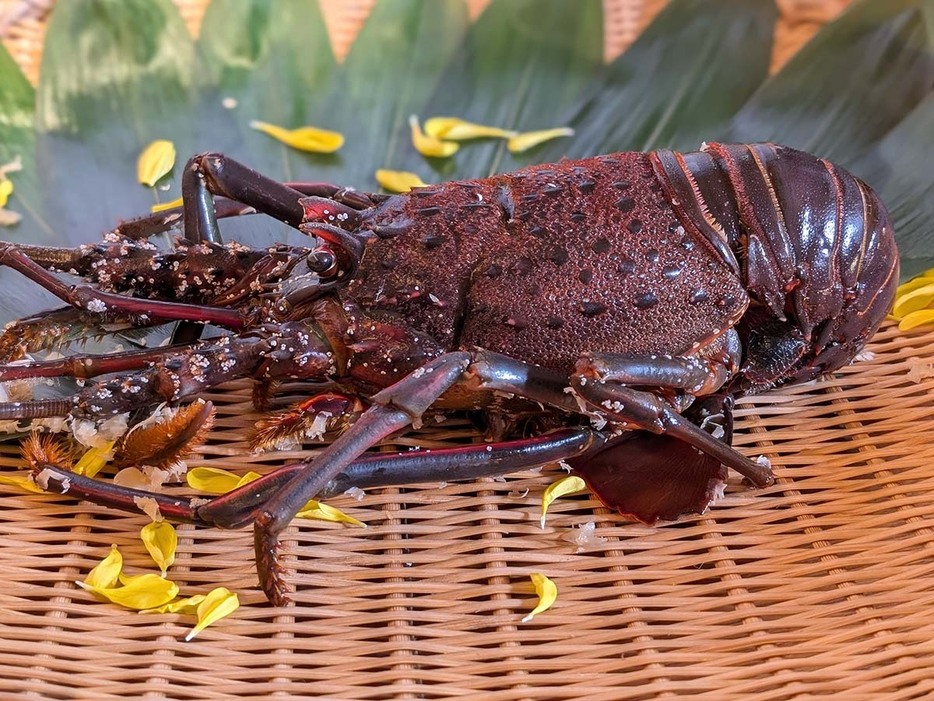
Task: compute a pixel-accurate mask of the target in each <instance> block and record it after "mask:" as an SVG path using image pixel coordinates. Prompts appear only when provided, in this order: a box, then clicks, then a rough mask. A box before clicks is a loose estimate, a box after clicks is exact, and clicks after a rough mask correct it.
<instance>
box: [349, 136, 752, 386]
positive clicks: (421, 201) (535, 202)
mask: <svg viewBox="0 0 934 701" xmlns="http://www.w3.org/2000/svg"><path fill="white" fill-rule="evenodd" d="M363 228H365V229H366V228H369V229H372V230H373V231H375V232H376V234H377V237H378V238H377V239H376V240H375V241H374V242H372V243H370V244H369V245H368V246H367V249H366V252H365V254H364V256H363V260H362V262H361V265H360V269H359V272H358V274H357V276H356V278H355V279H354V280H353V281H352V282H351V283H350V284H349V285H348V287H347V289H346V291H345V292H344V293H343V294H345V295H347V296H348V297H350V298H352V299H354V300H355V301H356V302H357V303H358V304H360V305H361V306H362V307H363V309H365V310H367V311H368V312H370V313H374V312H375V313H377V314H385V315H392V316H393V317H396V318H397V319H398V320H400V321H403V322H404V323H406V324H407V325H409V326H411V327H413V328H415V329H417V330H420V331H424V332H425V333H427V334H429V335H430V336H431V337H433V338H434V339H435V340H437V341H438V342H439V343H440V344H442V345H443V346H445V347H447V348H472V347H475V346H479V347H484V348H490V349H493V350H496V351H497V352H500V353H505V354H506V355H509V356H511V357H513V358H517V359H520V360H524V361H527V362H532V363H535V364H538V365H541V366H544V367H548V368H554V369H556V370H562V371H565V372H567V371H569V370H570V369H571V367H572V366H573V364H574V362H575V361H576V360H577V358H578V356H579V355H580V354H581V353H582V352H584V351H600V352H616V353H639V354H653V353H658V354H663V353H668V354H690V353H691V352H692V350H694V349H696V348H697V347H698V346H702V345H705V344H707V343H708V342H709V341H710V340H711V339H713V338H715V337H716V336H718V335H719V334H721V333H722V332H723V331H725V330H726V329H728V328H730V327H731V326H732V325H733V324H734V323H735V322H736V320H737V319H738V318H739V317H740V316H741V315H742V313H743V311H744V310H745V309H746V305H747V303H748V297H747V295H746V292H745V290H744V288H743V285H742V281H741V280H740V278H739V277H738V276H737V275H736V274H735V272H734V270H735V260H733V261H729V260H725V259H724V257H723V256H722V255H721V254H720V253H718V252H717V251H715V250H713V249H712V248H711V247H710V246H709V245H708V244H707V243H706V242H705V241H703V240H702V239H700V238H699V237H697V236H695V235H693V234H692V233H690V232H686V231H685V229H684V227H683V226H682V225H681V222H680V221H679V220H678V218H677V217H676V215H675V212H674V210H673V209H672V207H671V204H670V203H669V201H668V200H667V199H666V197H665V195H664V193H663V190H662V186H661V183H660V181H659V179H658V177H657V176H656V174H655V171H654V169H653V166H652V162H651V160H650V157H649V155H647V154H640V153H622V154H616V155H613V156H604V157H599V158H593V159H586V160H582V161H564V162H562V163H559V164H553V165H545V166H534V167H530V168H525V169H523V170H519V171H516V172H515V173H511V174H508V175H503V176H497V177H493V178H487V179H483V180H473V181H463V182H454V183H446V184H444V185H439V186H437V187H430V188H425V189H422V190H420V191H415V192H413V193H411V194H409V195H405V196H399V197H393V198H390V199H389V200H387V201H386V202H384V203H383V204H382V205H380V206H379V207H378V208H377V209H376V210H375V212H374V214H373V215H372V216H370V217H368V219H367V221H366V222H365V223H364V225H363Z"/></svg>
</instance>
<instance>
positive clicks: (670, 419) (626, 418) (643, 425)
mask: <svg viewBox="0 0 934 701" xmlns="http://www.w3.org/2000/svg"><path fill="white" fill-rule="evenodd" d="M582 365H584V367H586V361H584V363H579V364H578V372H577V373H575V375H574V376H573V377H572V378H571V386H572V387H574V390H575V392H577V393H578V394H579V395H580V396H581V397H583V398H584V399H585V400H586V401H587V402H588V403H589V404H591V405H592V406H593V407H594V408H595V409H597V410H599V411H601V412H604V413H606V414H607V415H608V416H609V417H611V418H612V420H613V421H615V422H618V423H620V424H622V425H623V426H633V427H636V428H640V429H643V430H645V431H650V432H652V433H656V434H666V435H668V436H670V437H672V438H677V439H678V440H681V441H683V442H684V443H687V444H688V445H691V446H694V447H695V448H697V449H698V450H700V451H701V452H703V453H706V454H707V455H710V456H711V457H714V458H716V459H718V460H719V461H720V462H721V463H723V464H724V465H726V466H728V467H732V468H733V469H734V470H736V471H737V472H739V473H740V474H741V475H743V476H744V477H746V478H748V479H749V480H750V481H751V482H752V483H753V484H755V485H756V486H757V487H765V486H768V485H769V484H771V483H772V480H773V477H772V474H771V472H770V471H769V470H768V468H765V467H763V466H762V465H759V464H758V463H755V462H753V461H752V460H750V459H749V458H747V457H746V456H744V455H742V454H740V453H738V452H737V451H735V450H733V449H732V448H731V447H730V446H728V445H727V444H725V443H723V442H721V441H719V440H717V439H716V438H714V437H713V436H711V435H710V434H709V433H707V432H706V431H703V430H701V429H700V428H699V427H698V426H696V425H694V424H693V423H691V422H690V421H689V420H688V419H686V418H684V416H682V415H681V414H678V413H677V412H676V411H674V410H673V408H672V407H671V406H670V405H669V404H668V403H667V402H665V401H664V400H662V399H660V398H659V397H658V396H656V395H655V394H652V393H651V392H645V391H641V390H635V389H632V388H631V387H626V386H624V385H616V384H613V383H610V382H600V381H597V382H594V381H592V380H593V374H591V377H587V376H586V375H585V374H583V373H582V372H581V369H582ZM588 369H589V370H591V371H592V370H593V368H592V367H591V368H588ZM588 374H590V373H588Z"/></svg>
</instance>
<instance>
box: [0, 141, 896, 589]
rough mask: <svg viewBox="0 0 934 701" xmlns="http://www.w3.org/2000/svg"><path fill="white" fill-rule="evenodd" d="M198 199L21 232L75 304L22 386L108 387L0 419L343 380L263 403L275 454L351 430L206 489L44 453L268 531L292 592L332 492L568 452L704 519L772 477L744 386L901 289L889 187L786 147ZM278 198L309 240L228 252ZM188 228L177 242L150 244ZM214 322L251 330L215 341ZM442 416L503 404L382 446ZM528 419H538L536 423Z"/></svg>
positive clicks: (87, 413) (45, 325) (269, 184)
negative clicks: (283, 443)
mask: <svg viewBox="0 0 934 701" xmlns="http://www.w3.org/2000/svg"><path fill="white" fill-rule="evenodd" d="M182 193H183V198H184V205H183V206H182V208H180V210H176V211H170V212H167V213H162V214H158V215H152V216H148V217H145V218H142V219H139V220H135V221H133V222H129V223H126V224H124V225H122V226H121V227H119V228H118V229H117V230H116V231H115V232H113V233H111V234H110V235H108V236H107V237H106V239H105V240H104V242H103V243H99V244H95V245H87V246H82V247H80V248H78V249H52V248H45V247H34V246H25V245H16V244H5V245H4V246H3V248H2V252H0V262H2V263H3V264H5V265H7V266H10V267H12V268H14V269H16V270H18V271H20V272H21V273H23V274H25V275H27V276H29V277H30V278H31V279H33V280H35V281H36V282H37V283H39V284H40V285H42V286H43V287H45V288H46V289H48V290H50V291H51V292H52V293H53V294H55V295H57V296H58V297H60V298H61V299H62V300H64V301H65V302H67V304H68V305H69V306H68V307H67V308H66V309H60V310H56V311H54V312H48V313H45V314H40V315H37V316H35V317H32V318H30V319H26V320H22V321H19V322H16V323H15V324H13V325H11V326H10V327H9V328H8V329H7V331H6V332H5V334H4V336H3V337H2V338H0V352H3V353H4V355H5V361H6V363H7V364H4V365H0V380H9V379H15V378H22V377H36V376H63V375H70V376H75V377H99V378H100V379H96V380H94V381H91V382H88V383H87V384H86V385H85V386H84V387H83V388H82V389H80V390H79V391H78V393H77V394H76V395H74V396H73V397H69V398H65V399H44V400H43V399H39V400H31V401H24V402H19V403H8V404H0V419H28V418H39V417H49V416H63V415H70V416H73V417H83V418H105V417H109V416H111V415H114V414H119V413H123V412H128V411H131V410H134V409H138V408H139V407H146V406H149V407H153V406H155V405H157V404H159V403H162V402H166V401H168V402H172V403H178V402H184V401H185V400H186V399H191V398H194V397H196V396H197V395H198V394H199V393H200V392H202V391H203V390H205V389H206V388H209V387H212V386H215V385H217V384H220V383H222V382H225V381H227V380H230V379H233V378H238V377H252V378H255V379H256V380H257V383H258V388H259V389H258V391H257V393H256V396H257V397H258V400H259V403H260V404H262V403H263V397H264V396H265V393H266V391H267V390H268V388H269V387H270V385H271V384H272V383H274V382H276V381H279V380H285V379H292V378H296V379H305V380H313V381H318V382H324V381H327V382H330V383H332V385H331V386H332V388H333V387H335V386H336V387H337V388H338V389H339V390H340V393H329V394H318V395H315V396H312V397H311V398H310V399H309V400H308V401H306V402H304V403H303V404H302V405H300V406H299V407H297V408H296V409H294V410H293V411H291V412H287V413H286V414H284V415H281V416H279V417H275V418H273V419H271V420H267V421H266V422H265V425H264V427H263V428H262V429H261V431H260V434H259V438H258V443H259V444H261V445H262V444H267V443H270V442H274V441H275V440H277V439H280V438H282V437H288V436H289V435H293V436H294V435H303V433H304V432H305V431H306V430H307V429H308V427H309V425H310V424H311V423H312V422H314V421H316V420H318V419H320V418H321V417H323V416H327V415H331V416H332V419H331V421H332V423H331V424H330V425H331V426H332V427H333V426H334V425H336V424H341V425H342V426H345V427H346V426H349V427H347V428H346V430H344V431H343V432H342V434H341V435H340V436H339V437H338V438H337V439H336V440H335V441H334V442H333V443H331V444H330V445H329V446H328V447H327V448H326V449H325V450H324V451H323V452H322V453H320V454H319V455H317V456H316V457H315V458H314V459H309V460H307V461H305V462H304V463H299V464H296V465H287V466H285V467H283V468H281V469H279V470H277V471H275V472H273V473H271V474H269V475H267V476H266V477H264V478H263V479H261V480H259V481H258V482H254V483H252V484H250V485H249V486H248V487H246V488H243V489H240V490H237V491H235V492H231V493H229V494H227V495H224V496H222V497H219V498H217V499H215V500H213V501H211V502H209V503H207V504H203V503H202V504H200V505H192V504H189V503H188V502H187V501H182V500H178V499H175V498H170V497H167V496H165V495H154V494H146V493H144V492H139V491H136V490H130V489H126V488H121V487H115V486H113V485H108V484H105V483H102V482H97V481H94V480H89V479H87V478H81V477H78V476H76V475H71V474H70V473H68V472H67V471H66V470H63V469H62V468H60V467H58V466H56V465H52V464H41V465H39V466H38V467H40V468H42V472H43V475H44V479H43V482H46V481H47V484H48V489H50V490H54V491H59V492H66V491H68V492H69V493H71V494H75V495H78V496H82V497H85V498H88V499H91V500H93V501H97V502H100V503H104V504H108V505H112V506H116V507H120V508H126V509H130V510H138V507H137V505H136V504H137V503H138V498H139V497H140V496H149V497H152V498H154V499H156V501H157V502H158V504H159V507H160V509H161V511H162V513H163V515H165V516H166V517H168V518H174V519H180V520H188V521H193V522H195V523H200V524H208V525H219V526H223V527H238V526H242V525H244V524H246V523H249V522H255V541H256V553H257V564H258V568H259V571H260V579H261V583H262V585H263V588H264V590H265V591H266V593H267V595H268V596H269V597H270V599H271V600H272V601H273V602H275V603H281V602H283V601H284V600H285V593H284V585H283V583H282V577H281V573H280V571H279V569H278V567H277V564H276V551H277V547H278V545H277V536H278V533H279V532H280V531H281V530H282V529H283V528H284V527H285V526H286V525H287V524H288V522H289V521H290V520H291V519H292V517H293V516H294V514H295V513H296V511H297V510H298V509H299V508H300V507H301V506H302V505H303V504H304V503H305V502H306V501H307V500H308V499H309V498H311V497H313V496H314V495H316V494H333V493H336V492H340V491H343V490H344V489H346V488H348V487H350V486H354V485H356V486H373V485H380V484H382V485H385V484H397V483H400V482H414V481H428V480H437V479H448V480H451V479H464V478H469V477H471V476H477V475H481V474H495V473H505V472H509V471H514V470H518V469H521V468H524V467H528V466H530V465H532V464H536V463H540V462H542V461H547V460H556V459H566V460H567V461H568V462H569V463H570V464H571V466H572V467H573V468H574V469H575V470H577V471H578V472H579V473H580V474H581V475H582V476H583V477H584V479H585V480H586V481H587V482H588V484H589V485H590V487H591V488H592V489H593V490H594V492H595V493H596V494H597V495H598V496H599V497H600V498H601V499H602V500H603V501H604V502H605V503H607V504H608V505H609V506H611V507H613V508H616V509H618V510H620V511H621V512H622V513H625V514H629V515H632V516H634V517H636V518H638V519H641V520H643V521H647V522H652V521H655V520H656V519H672V518H676V517H677V516H679V515H680V514H683V513H689V512H700V511H703V510H704V509H705V508H706V507H707V506H708V505H709V503H710V502H711V500H712V499H713V498H714V496H715V494H716V493H717V492H718V490H720V489H722V486H723V484H724V482H725V479H726V467H732V468H734V469H735V470H737V471H738V472H740V473H741V474H742V475H744V476H745V477H747V478H748V479H749V480H751V481H752V482H753V483H754V484H756V485H760V486H761V485H765V484H768V483H769V482H770V481H771V479H772V476H771V472H770V470H769V468H768V467H767V466H764V465H761V464H758V463H756V462H753V461H751V460H749V459H748V458H746V457H744V456H743V455H741V454H740V453H738V452H737V451H735V450H734V449H732V448H731V447H730V440H731V436H732V417H731V409H732V402H733V398H734V397H735V396H736V395H738V394H742V393H747V392H755V391H760V390H764V389H768V388H771V387H776V386H778V385H781V384H786V383H791V382H802V381H807V380H810V379H812V378H815V377H817V376H819V375H820V374H822V373H825V372H829V371H832V370H835V369H836V368H839V367H840V366H842V365H843V364H845V363H847V362H848V361H849V360H850V359H851V358H852V357H853V356H854V355H855V354H856V353H857V352H858V351H859V350H860V349H861V348H862V347H863V345H864V344H865V343H866V341H867V339H868V338H869V337H870V336H871V335H872V334H873V333H874V332H875V330H876V328H877V327H878V326H879V324H880V323H881V321H882V319H883V317H884V315H885V313H886V311H887V310H888V308H889V306H890V304H891V301H892V298H893V295H894V291H895V286H896V284H897V279H898V255H897V252H896V249H895V243H894V236H893V231H892V227H891V224H890V222H889V219H888V216H887V214H886V211H885V208H884V207H883V205H882V203H881V202H880V201H879V199H878V197H877V196H876V195H875V193H873V191H872V190H870V189H869V187H868V186H866V185H865V184H864V183H862V182H861V181H860V180H858V179H857V178H855V177H853V176H852V175H850V174H849V173H847V172H846V171H844V170H842V169H840V168H838V167H836V166H834V165H833V164H831V163H828V162H827V161H824V160H821V159H818V158H815V157H813V156H811V155H808V154H806V153H802V152H800V151H795V150H793V149H789V148H784V147H781V146H776V145H772V144H753V145H723V144H709V145H707V146H706V147H705V148H704V150H702V151H699V152H694V153H685V154H680V153H675V152H672V151H655V152H652V153H619V154H613V155H608V156H599V157H596V158H589V159H585V160H579V161H564V162H561V163H557V164H551V165H541V166H534V167H530V168H525V169H523V170H520V171H517V172H515V173H510V174H506V175H498V176H494V177H490V178H485V179H482V180H472V181H461V182H450V183H445V184H442V185H436V186H429V187H423V188H418V189H416V190H413V191H412V192H410V193H408V194H405V195H394V196H387V195H379V194H365V193H359V192H356V191H354V190H351V189H347V188H341V187H338V186H335V185H329V184H326V183H291V184H281V183H277V182H275V181H272V180H269V179H268V178H265V177H263V176H261V175H259V174H258V173H256V172H254V171H252V170H250V169H248V168H246V167H245V166H243V165H241V164H239V163H237V162H235V161H232V160H230V159H228V158H226V157H224V156H222V155H219V154H204V155H200V156H197V157H195V158H193V159H192V160H191V161H189V164H188V165H187V167H186V169H185V171H184V173H183V176H182ZM254 210H255V211H258V212H262V213H265V214H268V215H270V216H273V217H275V218H278V219H280V220H281V221H283V222H286V223H287V224H290V225H292V226H294V227H297V228H299V229H300V230H302V231H303V232H305V233H306V234H308V236H309V239H310V245H309V246H308V247H296V246H275V247H272V248H268V249H254V248H248V247H246V246H242V245H239V244H223V243H222V242H221V237H220V231H219V226H218V218H223V217H225V216H232V215H237V214H244V213H248V212H252V211H254ZM177 226H183V227H184V229H183V230H184V234H185V237H186V238H185V240H181V241H180V242H179V245H178V247H177V248H176V249H175V250H172V251H160V250H158V249H157V248H156V247H155V246H154V245H152V244H151V243H150V242H148V241H147V237H148V236H150V235H152V234H154V233H158V232H163V231H168V230H171V229H173V228H175V227H177ZM57 272H68V273H72V274H75V275H78V276H80V277H82V278H84V279H85V281H86V282H85V283H84V284H80V285H71V284H67V283H65V282H63V281H61V280H60V279H59V277H57V275H56V274H55V273H57ZM169 321H180V322H182V323H181V324H179V327H178V329H177V330H176V333H175V343H174V345H171V346H169V347H164V348H158V349H151V350H138V351H131V352H126V353H120V354H116V355H112V356H72V357H70V358H65V359H59V360H45V361H32V362H25V363H24V362H19V363H16V364H10V361H11V360H13V359H15V358H16V356H17V354H21V353H23V352H27V351H30V350H34V349H39V348H45V347H49V346H51V345H53V344H54V342H55V339H57V338H60V336H61V329H62V328H63V327H64V326H70V325H73V324H75V323H82V324H86V325H88V326H89V327H91V328H100V326H101V325H102V324H105V323H106V324H113V323H129V324H131V325H133V326H136V327H144V326H151V325H156V324H162V323H165V322H169ZM204 323H211V324H214V325H217V326H221V327H225V328H227V329H229V330H230V332H231V333H230V335H228V336H224V337H220V338H213V339H210V340H203V341H200V340H198V339H199V337H200V329H201V325H202V324H204ZM354 397H363V398H364V399H365V402H366V403H367V404H368V405H369V406H368V408H366V410H365V411H363V410H362V405H361V404H360V402H359V401H357V400H356V399H355V398H354ZM429 409H432V410H437V411H444V410H481V411H482V412H483V415H484V416H485V417H486V419H487V426H488V432H489V433H490V435H492V436H494V437H495V441H494V442H493V443H492V444H488V445H481V446H476V447H462V448H454V449H450V450H441V451H432V452H430V453H407V454H399V455H388V456H387V455H386V454H379V455H367V456H363V457H361V455H362V454H363V453H364V451H366V450H367V448H369V447H371V446H372V445H374V444H375V443H376V442H378V441H379V440H381V439H382V438H384V437H386V436H388V435H390V434H392V433H393V432H396V431H399V430H400V429H403V428H405V427H407V426H409V425H410V424H412V423H416V424H417V423H418V422H419V421H420V420H421V417H422V415H423V414H424V413H425V412H426V411H427V410H429ZM325 412H326V413H325ZM520 426H521V427H522V428H523V429H524V430H525V431H528V429H529V426H533V427H535V429H536V431H535V432H534V433H535V435H532V437H531V438H523V437H521V436H520V437H518V438H516V437H515V436H516V435H517V433H519V430H520V429H519V427H520ZM526 435H528V434H526Z"/></svg>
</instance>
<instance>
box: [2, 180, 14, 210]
mask: <svg viewBox="0 0 934 701" xmlns="http://www.w3.org/2000/svg"><path fill="white" fill-rule="evenodd" d="M12 194H13V181H12V180H10V179H9V178H5V177H0V207H6V203H7V202H9V201H10V195H12Z"/></svg>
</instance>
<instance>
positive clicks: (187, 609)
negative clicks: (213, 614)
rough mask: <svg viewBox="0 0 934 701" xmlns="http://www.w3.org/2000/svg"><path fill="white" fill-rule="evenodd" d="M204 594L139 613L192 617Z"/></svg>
mask: <svg viewBox="0 0 934 701" xmlns="http://www.w3.org/2000/svg"><path fill="white" fill-rule="evenodd" d="M204 598H205V597H204V594H195V595H194V596H189V597H188V598H187V599H177V600H175V601H170V602H169V603H167V604H165V605H163V606H158V607H156V608H154V609H145V610H143V611H140V613H184V614H191V615H194V614H196V613H197V612H198V605H199V604H200V603H201V602H202V601H204Z"/></svg>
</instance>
